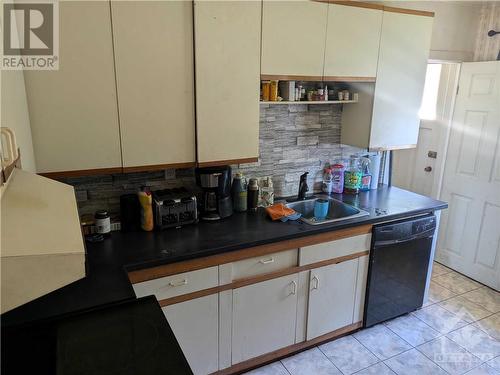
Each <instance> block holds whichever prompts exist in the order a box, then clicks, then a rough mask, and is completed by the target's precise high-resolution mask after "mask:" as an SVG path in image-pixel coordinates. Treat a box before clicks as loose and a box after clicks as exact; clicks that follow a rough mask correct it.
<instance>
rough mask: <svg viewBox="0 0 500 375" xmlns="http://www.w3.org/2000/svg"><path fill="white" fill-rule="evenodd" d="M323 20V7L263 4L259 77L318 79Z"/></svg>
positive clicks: (303, 3) (299, 3)
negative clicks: (284, 76)
mask: <svg viewBox="0 0 500 375" xmlns="http://www.w3.org/2000/svg"><path fill="white" fill-rule="evenodd" d="M327 16H328V4H327V3H321V2H316V1H278V0H276V1H268V0H264V2H263V9H262V69H261V73H262V74H263V75H292V76H294V75H295V76H315V77H322V76H323V60H324V56H325V36H326V23H327ZM345 52H346V51H344V53H345Z"/></svg>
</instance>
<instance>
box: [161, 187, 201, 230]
mask: <svg viewBox="0 0 500 375" xmlns="http://www.w3.org/2000/svg"><path fill="white" fill-rule="evenodd" d="M153 212H154V220H155V227H156V228H157V229H166V228H172V227H181V226H183V225H187V224H193V223H197V222H198V211H197V204H196V196H195V195H194V194H192V193H190V192H189V191H188V190H187V189H185V188H174V189H164V190H156V191H153Z"/></svg>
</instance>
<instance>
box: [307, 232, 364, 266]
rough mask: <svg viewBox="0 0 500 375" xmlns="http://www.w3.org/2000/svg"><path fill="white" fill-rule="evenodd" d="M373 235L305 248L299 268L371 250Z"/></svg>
mask: <svg viewBox="0 0 500 375" xmlns="http://www.w3.org/2000/svg"><path fill="white" fill-rule="evenodd" d="M371 238H372V235H371V234H361V235H359V236H353V237H348V238H342V239H340V240H335V241H330V242H324V243H320V244H317V245H311V246H305V247H302V248H301V249H300V253H299V266H303V265H306V264H311V263H315V262H321V261H323V260H328V259H333V258H338V257H342V256H345V255H350V254H354V253H359V252H361V251H367V250H370V245H371Z"/></svg>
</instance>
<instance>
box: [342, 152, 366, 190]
mask: <svg viewBox="0 0 500 375" xmlns="http://www.w3.org/2000/svg"><path fill="white" fill-rule="evenodd" d="M362 175H363V173H362V171H361V166H360V161H359V158H358V157H356V156H351V158H350V159H349V166H348V167H347V168H346V170H345V172H344V193H347V194H358V193H359V188H360V187H361V177H362Z"/></svg>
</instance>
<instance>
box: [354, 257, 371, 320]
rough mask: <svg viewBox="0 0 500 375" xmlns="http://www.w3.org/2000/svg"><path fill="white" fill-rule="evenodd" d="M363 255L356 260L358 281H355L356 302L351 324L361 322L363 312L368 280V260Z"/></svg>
mask: <svg viewBox="0 0 500 375" xmlns="http://www.w3.org/2000/svg"><path fill="white" fill-rule="evenodd" d="M369 258H370V257H369V256H368V255H365V256H362V257H359V258H358V279H357V281H356V300H355V301H354V312H353V314H352V322H353V323H357V322H361V321H362V320H363V316H364V312H365V311H364V310H365V295H366V281H367V278H368V260H369Z"/></svg>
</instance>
